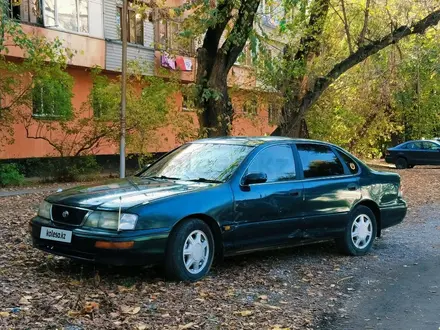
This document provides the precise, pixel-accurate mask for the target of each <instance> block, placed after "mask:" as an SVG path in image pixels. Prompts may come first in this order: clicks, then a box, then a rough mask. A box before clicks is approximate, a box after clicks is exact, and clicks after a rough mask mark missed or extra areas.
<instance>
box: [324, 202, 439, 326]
mask: <svg viewBox="0 0 440 330" xmlns="http://www.w3.org/2000/svg"><path fill="white" fill-rule="evenodd" d="M409 219H411V221H413V220H414V219H417V221H416V222H407V223H404V224H402V225H399V226H397V227H394V228H390V229H389V230H387V231H386V232H385V233H384V237H383V238H382V239H380V240H378V241H377V243H376V244H375V246H374V249H373V251H372V253H373V254H375V255H376V258H377V259H378V262H376V263H371V262H368V261H362V262H363V263H362V264H360V265H359V266H358V267H357V269H356V270H353V271H352V276H353V280H352V281H351V283H347V285H348V286H350V287H351V289H350V290H353V291H352V293H351V296H350V298H348V299H347V300H346V301H345V302H344V304H343V306H340V307H341V308H339V310H338V312H337V313H334V315H332V316H331V317H330V320H329V319H327V320H322V322H321V323H320V324H319V326H318V328H319V329H332V330H333V329H335V330H351V329H356V330H359V329H377V330H382V329H383V330H425V329H426V330H431V329H432V330H440V205H431V206H425V207H423V208H420V209H419V210H417V211H416V212H413V214H411V215H410V218H409ZM364 260H367V259H364Z"/></svg>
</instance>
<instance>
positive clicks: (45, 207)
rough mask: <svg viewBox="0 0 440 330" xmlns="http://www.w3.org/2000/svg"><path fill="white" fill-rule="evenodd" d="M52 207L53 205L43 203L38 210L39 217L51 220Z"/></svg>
mask: <svg viewBox="0 0 440 330" xmlns="http://www.w3.org/2000/svg"><path fill="white" fill-rule="evenodd" d="M51 207H52V204H50V203H48V202H46V201H42V202H41V204H40V207H39V209H38V216H40V217H42V218H46V219H50V209H51Z"/></svg>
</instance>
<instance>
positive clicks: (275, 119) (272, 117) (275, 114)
mask: <svg viewBox="0 0 440 330" xmlns="http://www.w3.org/2000/svg"><path fill="white" fill-rule="evenodd" d="M267 115H268V120H269V124H270V125H277V124H278V123H279V121H280V117H281V107H280V106H279V104H276V103H273V102H271V103H269V105H268V107H267Z"/></svg>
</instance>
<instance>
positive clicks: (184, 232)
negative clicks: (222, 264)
mask: <svg viewBox="0 0 440 330" xmlns="http://www.w3.org/2000/svg"><path fill="white" fill-rule="evenodd" d="M168 242H169V243H168V248H167V252H166V260H165V272H166V275H167V277H168V278H169V279H173V280H178V281H197V280H199V279H201V278H203V277H204V276H205V275H206V274H207V273H208V272H209V269H210V268H211V265H212V261H213V259H214V238H213V235H212V232H211V230H210V228H209V226H208V225H207V224H206V223H205V222H203V221H202V220H199V219H188V220H185V221H183V222H182V223H180V224H179V225H178V226H177V227H176V228H175V229H174V230H173V231H172V233H171V234H170V237H169V238H168Z"/></svg>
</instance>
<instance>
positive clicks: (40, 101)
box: [32, 71, 73, 119]
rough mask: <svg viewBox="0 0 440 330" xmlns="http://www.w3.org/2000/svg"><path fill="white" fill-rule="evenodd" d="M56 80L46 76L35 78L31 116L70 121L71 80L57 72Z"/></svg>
mask: <svg viewBox="0 0 440 330" xmlns="http://www.w3.org/2000/svg"><path fill="white" fill-rule="evenodd" d="M57 73H58V75H59V76H60V77H59V78H58V77H57V78H58V79H56V77H54V75H51V74H48V73H47V72H46V73H45V74H44V75H41V76H38V77H35V76H34V86H33V89H32V105H33V115H34V116H38V117H41V118H45V119H50V118H52V119H70V118H71V117H72V115H73V110H72V96H73V93H72V86H73V78H72V77H71V76H70V75H69V74H68V73H67V72H63V71H61V72H57Z"/></svg>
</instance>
